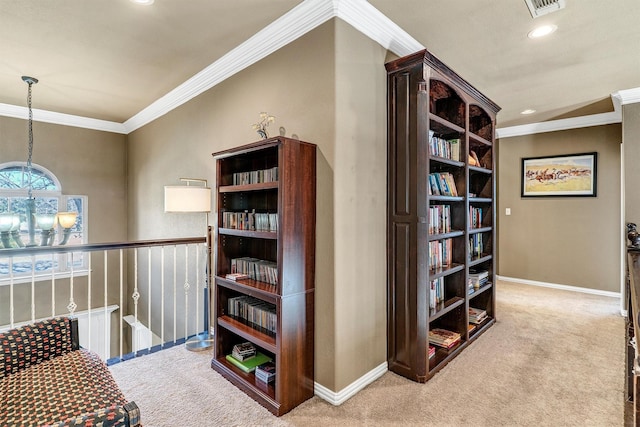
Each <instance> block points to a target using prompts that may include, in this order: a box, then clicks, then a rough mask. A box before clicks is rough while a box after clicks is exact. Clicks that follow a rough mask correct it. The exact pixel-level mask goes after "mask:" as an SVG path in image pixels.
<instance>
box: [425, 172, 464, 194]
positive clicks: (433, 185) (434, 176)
mask: <svg viewBox="0 0 640 427" xmlns="http://www.w3.org/2000/svg"><path fill="white" fill-rule="evenodd" d="M428 179H429V186H428V188H427V189H428V191H429V194H431V195H434V196H457V195H458V189H457V187H456V181H455V178H454V177H453V174H452V173H451V172H433V173H430V174H429V178H428Z"/></svg>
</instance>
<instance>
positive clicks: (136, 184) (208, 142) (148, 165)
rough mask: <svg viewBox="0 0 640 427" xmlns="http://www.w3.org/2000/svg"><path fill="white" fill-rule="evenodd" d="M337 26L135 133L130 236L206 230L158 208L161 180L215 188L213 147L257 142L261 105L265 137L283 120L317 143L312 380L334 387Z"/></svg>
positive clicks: (193, 217) (192, 217)
mask: <svg viewBox="0 0 640 427" xmlns="http://www.w3.org/2000/svg"><path fill="white" fill-rule="evenodd" d="M334 27H335V24H334V22H333V21H331V22H328V23H326V24H324V25H322V26H321V27H319V28H317V29H316V30H314V31H312V32H310V33H308V34H306V35H305V36H303V37H302V38H301V39H299V40H297V41H295V42H293V43H291V44H290V45H288V46H286V47H284V48H282V49H281V50H280V51H278V52H275V53H274V54H272V55H270V56H269V57H267V58H265V59H263V60H261V61H259V62H258V63H256V64H255V65H253V66H251V67H249V68H247V69H246V70H244V71H242V72H240V73H238V74H236V75H235V76H233V77H231V78H230V79H228V80H226V81H224V82H223V83H221V84H219V85H217V86H215V87H213V88H212V89H210V90H209V91H207V92H205V93H203V94H201V95H200V96H198V97H197V98H195V99H193V100H191V101H190V102H188V103H187V104H185V105H183V106H181V107H179V108H177V109H176V110H174V111H172V112H170V113H169V114H167V115H165V116H164V117H162V118H160V119H158V120H156V121H154V122H152V123H150V124H149V125H147V126H145V127H143V128H141V129H139V130H137V131H135V132H133V133H132V134H131V135H130V151H129V170H130V179H129V185H130V187H129V198H130V200H131V204H130V210H129V213H130V216H129V224H130V232H131V234H130V238H131V239H150V238H156V237H185V236H198V235H200V236H201V235H204V225H205V224H204V216H202V215H199V214H165V213H164V212H163V186H164V185H168V184H177V183H178V179H179V178H180V177H192V178H193V177H195V178H206V179H208V180H209V182H210V185H211V186H212V187H213V186H215V169H214V161H213V158H212V157H211V153H212V152H216V151H220V150H224V149H227V148H231V147H235V146H239V145H242V144H246V143H250V142H253V141H256V140H258V139H259V137H258V135H257V134H256V133H255V131H254V130H253V129H252V128H251V124H252V123H255V122H256V121H257V120H258V115H259V113H260V112H261V111H268V112H269V113H271V114H273V115H275V116H276V121H275V123H273V124H271V125H270V127H269V128H268V132H269V134H270V135H277V134H279V128H280V127H284V128H285V135H286V136H292V134H296V135H298V137H299V138H300V139H302V140H304V141H308V142H312V143H314V144H317V145H318V151H317V223H316V260H317V262H316V292H315V304H316V317H315V323H316V324H315V334H316V337H315V338H316V346H315V349H316V350H315V351H316V357H315V372H316V378H315V380H316V381H317V382H319V383H321V384H323V385H324V386H326V387H328V388H329V389H333V390H335V369H336V368H335V363H336V362H335V340H336V325H335V320H334V317H335V313H334V291H335V286H336V284H335V268H334V211H336V210H339V209H340V207H339V206H336V205H335V201H334V174H335V170H334V168H335V164H334V162H335V135H336V129H335V120H336V119H335V114H334V113H335V102H336V101H335V58H334V38H335V35H334ZM214 203H215V202H214ZM214 208H215V207H214ZM211 218H212V219H213V218H215V214H212V215H211ZM354 255H355V254H353V255H351V256H352V257H353V256H354ZM369 369H371V368H369ZM361 370H362V372H366V371H367V370H368V369H367V368H366V367H362V368H361Z"/></svg>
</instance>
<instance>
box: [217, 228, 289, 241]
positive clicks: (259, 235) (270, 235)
mask: <svg viewBox="0 0 640 427" xmlns="http://www.w3.org/2000/svg"><path fill="white" fill-rule="evenodd" d="M218 233H219V234H226V235H227V236H239V237H251V238H255V239H274V240H275V239H277V238H278V233H274V232H272V231H251V230H237V229H235V228H218Z"/></svg>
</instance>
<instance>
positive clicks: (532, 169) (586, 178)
mask: <svg viewBox="0 0 640 427" xmlns="http://www.w3.org/2000/svg"><path fill="white" fill-rule="evenodd" d="M597 163H598V153H596V152H591V153H579V154H565V155H560V156H541V157H527V158H522V169H521V182H522V185H521V196H522V197H596V195H597Z"/></svg>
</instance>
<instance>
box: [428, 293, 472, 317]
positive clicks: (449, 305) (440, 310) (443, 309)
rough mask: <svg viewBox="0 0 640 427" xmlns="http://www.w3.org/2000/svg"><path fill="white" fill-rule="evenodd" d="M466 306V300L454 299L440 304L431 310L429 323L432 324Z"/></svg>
mask: <svg viewBox="0 0 640 427" xmlns="http://www.w3.org/2000/svg"><path fill="white" fill-rule="evenodd" d="M462 304H464V298H460V297H453V298H450V299H448V300H446V301H444V302H441V303H439V304H438V305H437V306H436V308H435V309H431V310H429V321H430V322H432V321H434V320H436V319H438V318H440V317H442V316H444V315H445V314H447V313H448V312H450V311H451V310H453V309H455V308H457V307H458V306H460V305H462Z"/></svg>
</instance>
